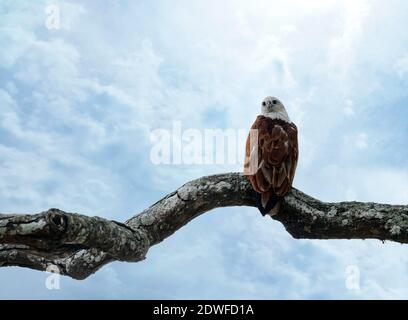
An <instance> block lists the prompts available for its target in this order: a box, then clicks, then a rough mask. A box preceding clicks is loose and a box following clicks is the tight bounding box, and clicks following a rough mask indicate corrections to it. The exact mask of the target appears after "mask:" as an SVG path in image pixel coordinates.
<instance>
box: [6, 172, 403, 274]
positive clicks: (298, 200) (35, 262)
mask: <svg viewBox="0 0 408 320" xmlns="http://www.w3.org/2000/svg"><path fill="white" fill-rule="evenodd" d="M254 199H255V193H254V191H253V189H252V187H251V185H250V183H249V182H248V181H247V179H246V178H245V177H244V176H243V175H242V174H241V173H226V174H220V175H213V176H207V177H202V178H199V179H197V180H193V181H191V182H188V183H186V184H185V185H183V186H182V187H180V188H179V189H178V190H176V191H175V192H172V193H170V194H169V195H167V196H166V197H164V198H163V199H161V200H160V201H158V202H156V203H155V204H153V205H152V206H151V207H149V208H147V209H146V210H144V211H143V212H141V213H140V214H138V215H135V216H134V217H132V218H131V219H129V220H127V221H126V222H125V223H120V222H116V221H110V220H106V219H103V218H100V217H88V216H84V215H80V214H75V213H67V212H64V211H62V210H59V209H50V210H48V211H45V212H42V213H39V214H33V215H17V214H7V215H4V214H0V266H20V267H27V268H31V269H36V270H47V268H48V267H49V266H51V265H52V266H54V267H55V266H57V267H58V268H59V270H60V272H61V274H64V275H67V276H70V277H72V278H74V279H85V278H86V277H88V276H89V275H91V274H92V273H94V272H96V271H97V270H98V269H99V268H100V267H101V266H103V265H105V264H107V263H109V262H111V261H115V260H119V261H129V262H136V261H140V260H143V259H144V258H145V256H146V253H147V251H148V250H149V248H150V247H151V246H153V245H155V244H157V243H159V242H161V241H163V240H164V239H166V238H167V237H169V236H170V235H172V234H173V233H174V232H176V231H177V230H178V229H180V228H181V227H183V226H184V225H186V224H187V223H188V222H189V221H190V220H192V219H194V218H195V217H197V216H199V215H200V214H202V213H204V212H207V211H209V210H211V209H214V208H219V207H230V206H251V207H254V206H255V200H254ZM273 218H274V219H275V220H278V221H280V222H281V223H282V224H283V225H284V226H285V228H286V230H287V231H288V232H289V233H290V234H291V235H292V236H293V237H294V238H297V239H298V238H305V239H366V238H372V239H380V240H391V241H396V242H400V243H407V242H408V206H401V205H388V204H377V203H362V202H340V203H325V202H321V201H319V200H316V199H314V198H312V197H310V196H308V195H306V194H304V193H302V192H301V191H298V190H296V189H292V191H291V192H290V194H289V195H288V196H287V197H286V198H285V200H284V202H283V205H282V208H281V212H280V213H279V214H278V215H276V216H274V217H273Z"/></svg>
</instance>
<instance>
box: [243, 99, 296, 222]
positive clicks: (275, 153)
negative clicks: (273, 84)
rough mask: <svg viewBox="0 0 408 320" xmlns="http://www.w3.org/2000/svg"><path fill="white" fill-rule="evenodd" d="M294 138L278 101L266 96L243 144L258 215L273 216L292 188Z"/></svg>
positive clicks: (292, 126) (291, 127)
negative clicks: (244, 144) (254, 192)
mask: <svg viewBox="0 0 408 320" xmlns="http://www.w3.org/2000/svg"><path fill="white" fill-rule="evenodd" d="M297 135H298V132H297V127H296V125H295V124H294V123H293V122H291V121H290V119H289V116H288V114H287V112H286V110H285V107H284V106H283V104H282V102H281V101H280V100H279V99H277V98H275V97H266V98H265V99H264V100H263V101H262V106H261V115H259V116H258V117H257V118H256V120H255V122H254V124H253V125H252V127H251V131H250V134H249V135H248V138H247V141H246V152H245V164H244V174H245V175H246V176H247V177H248V179H249V181H250V182H251V184H252V187H253V188H254V190H255V191H256V195H257V206H258V209H259V211H260V212H261V213H262V215H266V214H269V215H271V216H272V215H275V214H277V213H278V212H279V209H280V205H281V200H282V199H283V197H284V196H285V195H286V194H287V193H288V192H289V191H290V190H291V188H292V183H293V178H294V177H295V171H296V165H297V161H298V155H299V150H298V138H297Z"/></svg>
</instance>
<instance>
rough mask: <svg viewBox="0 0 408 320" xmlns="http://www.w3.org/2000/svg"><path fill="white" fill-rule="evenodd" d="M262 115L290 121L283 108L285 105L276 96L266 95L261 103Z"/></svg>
mask: <svg viewBox="0 0 408 320" xmlns="http://www.w3.org/2000/svg"><path fill="white" fill-rule="evenodd" d="M261 111H262V115H263V116H265V117H268V118H271V119H280V120H283V121H286V122H289V123H290V122H291V121H290V119H289V116H288V114H287V112H286V110H285V106H284V105H283V104H282V102H281V101H280V100H279V99H278V98H276V97H266V98H265V99H263V100H262V104H261Z"/></svg>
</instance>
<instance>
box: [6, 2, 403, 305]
mask: <svg viewBox="0 0 408 320" xmlns="http://www.w3.org/2000/svg"><path fill="white" fill-rule="evenodd" d="M49 5H56V6H57V7H58V8H59V10H60V28H59V29H51V30H50V29H48V28H47V27H46V21H47V17H48V15H47V11H46V9H47V7H48V8H49ZM407 12H408V3H406V1H402V0H401V1H396V0H391V1H388V2H387V3H385V2H383V1H377V0H372V1H363V0H360V1H359V0H352V1H334V0H316V1H312V0H311V1H302V0H291V1H269V0H268V1H267V0H264V1H263V0H257V1H251V2H248V1H245V0H242V1H241V0H234V1H232V0H231V1H222V2H220V1H215V0H214V1H212V0H205V1H202V0H195V1H165V0H163V1H159V0H157V1H121V2H118V1H104V2H103V4H102V3H101V2H100V1H96V0H93V1H86V2H79V1H54V2H49V1H16V0H5V1H1V2H0V47H1V50H0V203H1V209H0V211H1V212H4V213H9V212H19V213H35V212H39V211H43V210H45V209H48V208H50V207H58V208H61V209H63V210H66V211H71V212H80V213H83V214H88V215H100V216H103V217H106V218H109V219H116V220H125V219H127V218H129V217H130V216H131V215H132V214H135V213H137V212H140V211H141V210H142V209H144V208H145V207H147V206H148V205H150V204H151V203H153V202H155V201H156V200H158V199H159V198H161V197H162V196H164V195H165V194H166V193H168V192H170V191H173V190H174V189H175V188H177V187H178V186H180V185H181V184H182V183H184V182H186V181H188V180H191V179H194V178H197V177H200V176H202V175H207V174H213V173H217V172H226V171H237V170H241V167H240V164H238V163H237V164H229V165H228V164H224V165H154V164H153V163H152V162H151V161H150V150H151V147H152V144H151V141H150V140H149V138H150V133H151V132H152V130H154V129H158V128H166V129H171V127H172V123H173V121H180V122H181V124H182V127H183V129H188V128H195V129H200V130H204V129H206V128H220V129H237V130H238V129H246V128H249V126H250V125H251V124H252V122H253V120H254V119H255V117H256V115H257V113H258V112H259V109H260V107H259V103H260V100H261V99H262V98H263V97H264V96H267V95H276V96H278V97H280V98H281V100H282V101H283V102H284V104H285V105H286V106H287V109H288V112H289V115H290V116H291V118H292V120H293V121H294V122H295V123H296V124H297V125H298V128H299V132H300V163H299V166H298V171H297V176H296V179H295V186H296V187H297V188H299V189H301V190H302V191H304V192H306V193H308V194H310V195H312V196H314V197H317V198H319V199H321V200H324V201H340V200H359V201H376V202H386V203H395V204H397V203H398V204H406V203H407V202H408V160H407V157H408V148H407V145H408V141H407V136H408V135H407V134H408V120H407V119H408V109H407V107H408V93H407V92H408V91H407V89H408V29H407V28H406V19H407ZM240 143H241V144H242V145H243V144H244V141H240ZM348 266H357V267H358V268H359V270H360V289H359V290H349V289H347V287H346V279H347V273H346V270H347V267H348ZM47 276H48V275H47V274H45V273H42V272H37V271H32V270H25V269H20V268H1V269H0V283H1V286H0V298H35V299H37V298H50V299H62V298H70V299H72V298H79V299H89V298H96V299H98V298H102V299H103V298H114V299H116V298H121V299H147V298H156V299H161V298H166V299H173V298H181V299H183V298H184V299H186V298H201V299H209V298H239V299H252V298H257V299H292V298H306V299H315V298H323V299H332V298H339V299H343V298H351V299H365V298H380V299H382V298H408V254H407V247H406V246H402V245H399V244H394V243H389V242H386V243H385V244H383V243H381V242H380V241H372V240H365V241H362V240H353V241H345V240H344V241H313V240H294V239H292V238H291V237H290V235H289V234H287V233H286V232H285V230H284V228H283V227H282V225H280V223H279V222H276V221H273V220H271V219H268V218H263V217H262V216H261V215H260V214H259V213H258V212H257V211H256V210H255V209H252V208H226V209H218V210H214V211H213V212H210V213H207V214H205V215H203V216H201V217H199V218H197V219H195V220H194V221H192V222H191V223H190V224H188V226H186V227H184V228H183V229H181V230H180V231H179V232H177V233H176V234H175V235H173V236H172V237H171V238H169V239H167V240H166V241H164V242H163V243H161V244H159V245H158V246H156V247H153V248H152V249H151V250H150V251H149V254H148V258H147V259H146V260H145V261H143V262H140V263H137V264H127V263H113V264H110V265H108V266H106V267H104V268H103V269H102V270H100V271H99V272H97V273H96V274H95V275H94V276H92V277H90V278H89V279H87V280H85V281H81V282H78V281H74V280H71V279H68V278H65V277H64V278H62V279H61V289H60V290H52V291H51V290H48V289H46V287H45V284H44V283H45V280H46V278H47Z"/></svg>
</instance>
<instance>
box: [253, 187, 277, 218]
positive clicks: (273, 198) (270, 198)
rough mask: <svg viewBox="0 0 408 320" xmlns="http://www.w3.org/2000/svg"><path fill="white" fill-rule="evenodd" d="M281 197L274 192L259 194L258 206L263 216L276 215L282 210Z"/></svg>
mask: <svg viewBox="0 0 408 320" xmlns="http://www.w3.org/2000/svg"><path fill="white" fill-rule="evenodd" d="M280 200H281V197H278V196H277V195H276V194H275V193H274V192H273V191H272V190H271V191H268V192H263V193H257V202H258V203H257V206H258V209H259V211H260V212H261V214H262V215H263V216H264V215H266V214H270V215H274V214H277V213H278V211H279V208H280Z"/></svg>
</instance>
